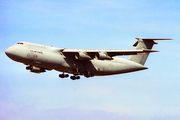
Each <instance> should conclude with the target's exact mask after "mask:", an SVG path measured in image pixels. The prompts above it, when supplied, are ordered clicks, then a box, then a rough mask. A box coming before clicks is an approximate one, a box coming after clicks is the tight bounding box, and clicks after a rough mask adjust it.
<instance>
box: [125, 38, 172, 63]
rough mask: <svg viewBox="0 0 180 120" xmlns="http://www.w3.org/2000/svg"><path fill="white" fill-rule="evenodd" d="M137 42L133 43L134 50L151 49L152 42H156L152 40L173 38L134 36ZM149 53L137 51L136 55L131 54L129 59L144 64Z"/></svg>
mask: <svg viewBox="0 0 180 120" xmlns="http://www.w3.org/2000/svg"><path fill="white" fill-rule="evenodd" d="M136 39H137V42H136V43H134V45H133V46H134V47H136V48H135V50H146V49H148V50H151V49H152V47H153V45H154V44H157V43H156V42H155V41H154V40H173V39H169V38H136ZM148 56H149V53H143V54H142V53H138V54H137V55H131V56H130V58H129V60H132V61H134V62H137V63H139V64H141V65H144V64H145V62H146V60H147V58H148Z"/></svg>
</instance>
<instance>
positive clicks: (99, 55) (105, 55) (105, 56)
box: [95, 52, 112, 60]
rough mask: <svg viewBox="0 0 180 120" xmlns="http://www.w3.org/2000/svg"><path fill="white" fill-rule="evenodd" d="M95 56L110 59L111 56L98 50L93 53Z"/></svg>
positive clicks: (100, 58)
mask: <svg viewBox="0 0 180 120" xmlns="http://www.w3.org/2000/svg"><path fill="white" fill-rule="evenodd" d="M95 58H96V59H99V60H111V59H112V58H111V57H110V56H108V54H107V53H106V52H98V53H96V54H95Z"/></svg>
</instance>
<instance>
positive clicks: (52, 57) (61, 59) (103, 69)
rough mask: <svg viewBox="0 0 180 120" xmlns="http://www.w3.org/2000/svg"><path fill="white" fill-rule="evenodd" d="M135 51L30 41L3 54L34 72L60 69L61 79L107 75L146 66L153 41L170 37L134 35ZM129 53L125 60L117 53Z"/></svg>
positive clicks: (140, 68) (133, 70) (136, 69)
mask: <svg viewBox="0 0 180 120" xmlns="http://www.w3.org/2000/svg"><path fill="white" fill-rule="evenodd" d="M136 39H137V42H136V43H135V44H134V45H133V46H134V47H135V49H134V50H112V49H68V48H56V47H52V46H45V45H40V44H35V43H29V42H18V43H17V44H15V45H13V46H11V47H9V48H8V49H7V50H6V51H5V53H6V55H7V56H8V57H9V58H11V59H12V60H14V61H16V62H20V63H24V64H25V65H27V66H26V69H27V70H29V71H30V72H33V73H42V72H46V71H47V70H53V69H54V70H56V71H59V72H62V74H59V77H60V78H67V77H69V74H72V76H70V78H71V79H72V80H78V79H80V76H85V77H86V78H89V77H93V76H107V75H115V74H122V73H129V72H135V71H139V70H144V69H147V67H145V66H144V64H145V62H146V59H147V58H148V56H149V54H150V53H152V52H158V51H156V50H152V47H153V45H154V44H157V43H156V42H155V41H154V40H172V39H169V38H168V39H167V38H136ZM124 55H129V56H130V57H129V58H128V59H124V58H119V57H116V56H124Z"/></svg>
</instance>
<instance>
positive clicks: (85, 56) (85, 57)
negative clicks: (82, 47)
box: [75, 52, 91, 60]
mask: <svg viewBox="0 0 180 120" xmlns="http://www.w3.org/2000/svg"><path fill="white" fill-rule="evenodd" d="M75 58H76V59H79V60H91V57H90V56H89V55H88V54H87V53H86V52H78V53H76V54H75Z"/></svg>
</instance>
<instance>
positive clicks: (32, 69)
mask: <svg viewBox="0 0 180 120" xmlns="http://www.w3.org/2000/svg"><path fill="white" fill-rule="evenodd" d="M26 69H27V70H29V71H30V72H34V73H41V72H46V70H45V69H44V68H39V67H35V66H27V67H26Z"/></svg>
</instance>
